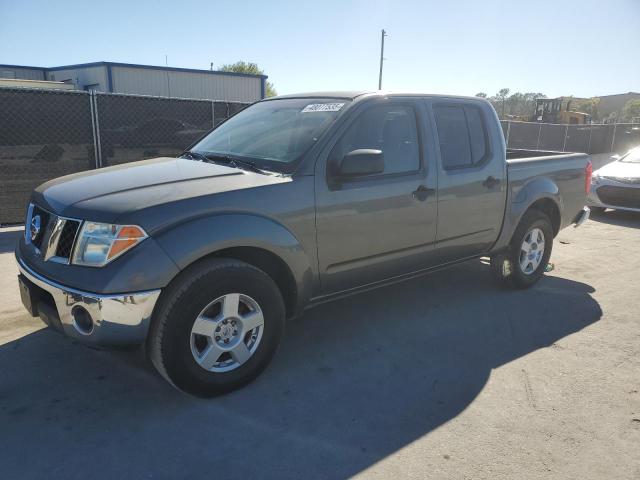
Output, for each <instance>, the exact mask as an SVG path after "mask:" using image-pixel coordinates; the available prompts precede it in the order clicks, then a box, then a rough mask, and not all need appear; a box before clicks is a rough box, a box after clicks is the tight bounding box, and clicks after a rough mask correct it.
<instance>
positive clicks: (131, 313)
mask: <svg viewBox="0 0 640 480" xmlns="http://www.w3.org/2000/svg"><path fill="white" fill-rule="evenodd" d="M17 261H18V267H19V269H20V273H21V275H22V276H23V280H22V281H23V283H25V284H27V285H28V289H29V291H30V292H32V293H31V295H33V297H30V298H31V300H32V301H33V304H34V305H35V307H34V308H33V309H31V310H35V311H32V312H31V313H32V314H34V315H38V316H40V318H41V319H42V320H43V321H44V322H45V323H46V324H47V325H49V326H51V327H53V328H55V329H56V330H59V331H61V332H62V333H64V334H65V335H68V336H70V337H73V338H75V339H77V340H78V341H80V342H82V343H85V344H89V345H95V346H105V347H126V346H135V345H139V344H141V343H142V342H143V341H144V339H145V338H146V336H147V332H148V330H149V323H150V321H151V314H152V313H153V308H154V306H155V304H156V301H157V300H158V297H159V296H160V290H151V291H146V292H135V293H120V294H110V295H101V294H96V293H89V292H83V291H80V290H76V289H73V288H68V287H65V286H64V285H60V284H58V283H56V282H54V281H52V280H49V279H47V278H45V277H43V276H42V275H39V274H38V273H36V272H34V271H33V270H31V269H30V268H29V267H28V266H27V265H26V264H25V263H24V262H23V261H22V259H20V258H17ZM24 279H26V280H27V282H24ZM21 288H22V287H21ZM27 295H29V294H27ZM27 309H28V310H29V307H27Z"/></svg>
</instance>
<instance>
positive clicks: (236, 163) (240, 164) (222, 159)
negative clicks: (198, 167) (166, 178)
mask: <svg viewBox="0 0 640 480" xmlns="http://www.w3.org/2000/svg"><path fill="white" fill-rule="evenodd" d="M180 156H181V157H182V156H189V157H191V158H192V159H195V160H202V161H203V162H214V163H220V164H223V165H228V166H230V167H234V168H240V169H242V170H250V171H252V172H256V173H261V174H263V175H274V174H276V173H277V172H272V171H270V170H264V169H262V168H260V167H258V166H257V165H256V164H255V163H254V162H251V161H249V160H241V159H239V158H237V157H232V156H231V155H227V154H224V153H206V154H205V153H200V152H196V151H194V150H186V151H184V152H182V155H180Z"/></svg>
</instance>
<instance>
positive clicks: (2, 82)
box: [0, 78, 75, 90]
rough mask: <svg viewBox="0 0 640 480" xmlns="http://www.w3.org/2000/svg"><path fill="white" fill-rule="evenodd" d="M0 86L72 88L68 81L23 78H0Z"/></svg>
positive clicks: (51, 88)
mask: <svg viewBox="0 0 640 480" xmlns="http://www.w3.org/2000/svg"><path fill="white" fill-rule="evenodd" d="M0 87H10V88H11V87H13V88H15V87H21V88H45V89H48V90H74V89H75V86H74V85H72V84H70V83H61V82H50V81H48V80H25V79H23V78H0Z"/></svg>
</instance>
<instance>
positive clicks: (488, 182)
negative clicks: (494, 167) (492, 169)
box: [482, 175, 500, 188]
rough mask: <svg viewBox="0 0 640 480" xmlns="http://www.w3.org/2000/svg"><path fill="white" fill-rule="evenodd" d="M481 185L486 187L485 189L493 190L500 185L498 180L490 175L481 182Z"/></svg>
mask: <svg viewBox="0 0 640 480" xmlns="http://www.w3.org/2000/svg"><path fill="white" fill-rule="evenodd" d="M482 185H483V186H485V187H487V188H495V187H497V186H499V185H500V179H499V178H496V177H494V176H492V175H489V176H488V177H487V178H486V179H485V181H484V182H482Z"/></svg>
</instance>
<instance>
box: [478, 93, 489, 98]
mask: <svg viewBox="0 0 640 480" xmlns="http://www.w3.org/2000/svg"><path fill="white" fill-rule="evenodd" d="M476 97H480V98H487V94H486V93H484V92H478V93H476Z"/></svg>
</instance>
